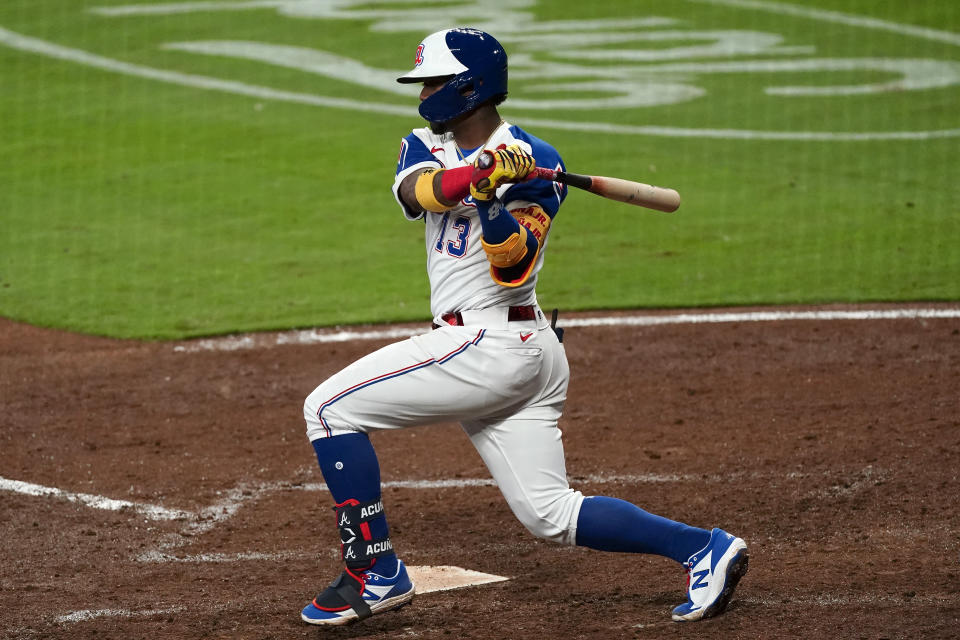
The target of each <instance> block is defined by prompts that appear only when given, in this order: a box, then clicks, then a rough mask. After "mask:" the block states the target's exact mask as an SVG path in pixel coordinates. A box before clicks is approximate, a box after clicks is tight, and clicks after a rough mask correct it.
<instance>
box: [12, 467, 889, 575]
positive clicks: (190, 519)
mask: <svg viewBox="0 0 960 640" xmlns="http://www.w3.org/2000/svg"><path fill="white" fill-rule="evenodd" d="M814 475H816V476H822V477H824V478H833V477H835V476H836V475H837V474H836V473H835V472H831V471H824V472H822V473H821V474H808V473H803V472H798V471H790V472H786V473H781V472H777V473H767V472H759V471H751V472H733V473H725V474H697V473H640V474H589V475H584V476H571V477H570V478H569V481H570V484H571V485H575V486H576V485H596V484H620V485H640V484H664V483H681V482H697V483H700V484H721V483H727V482H731V481H735V480H744V479H746V480H766V481H777V480H784V481H791V480H797V479H803V478H808V477H813V476H814ZM848 475H849V476H851V477H852V478H853V482H851V483H848V484H847V485H834V486H832V487H830V488H828V489H827V490H826V491H828V492H830V491H833V492H843V491H846V492H848V493H849V492H852V491H855V490H859V489H860V488H862V487H863V486H865V483H866V481H867V480H871V479H875V478H886V477H887V474H886V473H885V472H883V471H882V470H881V471H877V470H876V469H874V468H873V467H872V466H867V467H865V468H864V469H860V470H855V471H853V472H851V473H845V474H844V477H847V476H848ZM381 486H382V487H383V488H384V489H394V488H396V489H414V490H422V489H428V490H429V489H464V488H470V487H495V486H496V482H494V480H493V479H492V478H441V479H435V480H413V479H410V480H388V481H385V482H383V483H381ZM326 490H327V485H326V484H324V483H322V482H307V483H298V484H294V483H291V482H268V483H261V484H256V485H250V484H243V485H241V486H239V487H236V488H233V489H229V490H226V491H221V492H218V494H220V495H221V496H222V497H221V498H220V499H218V500H217V501H216V502H215V503H214V504H212V505H210V506H208V507H204V508H203V509H200V510H199V511H189V510H186V509H170V508H167V507H163V506H160V505H153V504H146V503H138V502H132V501H129V500H115V499H113V498H108V497H106V496H99V495H92V494H88V493H75V492H71V491H65V490H63V489H57V488H55V487H47V486H43V485H39V484H33V483H29V482H23V481H20V480H11V479H9V478H4V477H0V491H7V492H11V493H19V494H22V495H28V496H38V497H51V498H56V499H60V500H66V501H69V502H75V503H78V504H82V505H84V506H87V507H90V508H92V509H100V510H104V511H124V510H130V511H132V512H133V513H136V514H138V515H140V516H142V517H144V518H146V519H148V520H155V521H183V522H185V523H186V525H187V526H186V531H187V532H189V533H191V534H194V535H196V534H200V533H203V532H205V531H208V530H210V529H211V528H213V527H214V526H216V525H217V524H218V523H221V522H224V521H226V520H228V519H230V518H231V517H232V516H233V515H234V514H236V513H237V511H238V510H239V509H240V507H241V506H242V505H243V503H245V502H251V501H257V500H259V499H260V498H261V497H262V496H264V495H267V494H271V493H277V492H282V491H308V492H322V491H326ZM825 495H826V494H825ZM166 555H168V554H162V553H160V554H159V555H153V556H151V555H149V554H148V555H147V556H145V557H149V558H153V559H154V560H156V559H158V558H160V557H161V556H166ZM207 557H208V559H209V560H208V561H210V562H219V561H223V560H222V557H221V556H219V555H218V554H210V555H208V556H207ZM224 557H225V556H224ZM232 557H233V558H234V559H247V560H258V559H276V558H277V557H278V556H273V555H270V556H269V557H266V556H264V557H261V556H258V555H256V554H251V555H250V556H249V557H238V556H232Z"/></svg>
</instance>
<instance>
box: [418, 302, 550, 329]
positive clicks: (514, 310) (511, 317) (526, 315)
mask: <svg viewBox="0 0 960 640" xmlns="http://www.w3.org/2000/svg"><path fill="white" fill-rule="evenodd" d="M440 319H441V320H443V321H444V322H446V323H447V325H449V326H451V327H462V326H463V316H462V315H461V314H460V312H459V311H457V312H455V313H445V314H443V315H442V316H440ZM536 319H537V310H536V308H534V306H533V305H529V304H528V305H525V306H522V307H510V308H509V309H507V322H517V321H518V320H536ZM432 326H433V328H434V329H439V328H440V327H442V326H444V325H439V324H437V323H436V322H434V323H433V324H432Z"/></svg>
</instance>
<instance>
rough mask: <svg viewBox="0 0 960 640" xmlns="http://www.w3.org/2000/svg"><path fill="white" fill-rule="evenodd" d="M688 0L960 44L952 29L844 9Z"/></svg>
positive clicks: (753, 1)
mask: <svg viewBox="0 0 960 640" xmlns="http://www.w3.org/2000/svg"><path fill="white" fill-rule="evenodd" d="M687 1H688V2H697V3H700V4H714V5H721V6H725V7H737V8H741V9H755V10H757V11H767V12H769V13H776V14H778V15H788V16H798V17H802V18H810V19H811V20H818V21H820V22H830V23H833V24H843V25H847V26H850V27H862V28H865V29H876V30H879V31H890V32H892V33H896V34H899V35H902V36H911V37H914V38H921V39H923V40H932V41H936V42H945V43H947V44H952V45H955V46H960V34H957V33H953V32H952V31H940V30H938V29H930V28H928V27H918V26H915V25H910V24H900V23H898V22H890V21H887V20H881V19H879V18H871V17H869V16H861V15H857V14H853V13H842V12H840V11H829V10H827V9H813V8H810V7H804V6H800V5H796V4H789V3H786V2H765V1H763V0H687Z"/></svg>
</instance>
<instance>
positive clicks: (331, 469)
mask: <svg viewBox="0 0 960 640" xmlns="http://www.w3.org/2000/svg"><path fill="white" fill-rule="evenodd" d="M311 444H313V450H314V451H315V452H316V453H317V462H319V463H320V471H321V472H322V473H323V479H324V481H325V482H326V483H327V488H328V489H329V490H330V495H332V496H333V499H334V501H335V502H336V503H337V504H338V505H340V504H343V503H344V502H347V501H348V500H357V501H358V502H360V503H368V502H375V501H378V500H380V461H379V460H377V454H376V452H375V451H374V450H373V445H372V444H371V443H370V438H369V437H367V434H365V433H350V434H345V435H339V436H333V437H330V438H319V439H317V440H314V441H313V442H312V443H311ZM365 524H366V525H367V526H369V528H370V537H371V538H372V539H374V540H376V539H380V538H387V537H389V535H390V529H389V527H388V526H387V519H386V517H385V516H383V512H382V511H381V512H380V515H379V517H376V518H374V519H372V520H370V521H369V522H366V523H365ZM376 568H377V573H383V574H384V575H388V576H389V575H393V574H394V573H395V572H396V570H397V556H396V554H393V553H390V554H387V555H382V556H380V557H378V558H377V559H376Z"/></svg>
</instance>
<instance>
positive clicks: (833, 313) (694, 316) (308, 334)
mask: <svg viewBox="0 0 960 640" xmlns="http://www.w3.org/2000/svg"><path fill="white" fill-rule="evenodd" d="M945 318H946V319H949V318H960V308H956V309H923V308H907V309H872V310H871V309H861V310H847V311H844V310H821V311H747V312H728V313H713V312H706V313H679V314H666V315H662V314H661V315H653V314H649V315H648V314H641V315H623V316H607V317H597V318H561V320H560V325H561V326H563V327H614V326H619V327H654V326H662V325H673V324H718V323H733V322H785V321H792V320H818V321H834V320H923V319H945ZM426 331H427V329H426V328H425V327H423V326H419V327H384V328H380V329H371V330H367V331H361V330H357V329H344V330H336V329H300V330H295V331H284V332H282V333H277V334H266V333H260V334H245V335H239V336H225V337H221V338H203V339H199V340H191V341H188V342H184V343H181V344H177V345H175V346H174V347H173V350H174V351H177V352H183V353H195V352H201V351H238V350H243V349H260V348H270V347H274V346H281V345H309V344H323V343H335V342H350V341H353V340H395V339H401V338H409V337H410V336H415V335H419V334H421V333H425V332H426Z"/></svg>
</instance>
